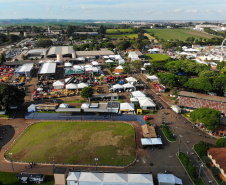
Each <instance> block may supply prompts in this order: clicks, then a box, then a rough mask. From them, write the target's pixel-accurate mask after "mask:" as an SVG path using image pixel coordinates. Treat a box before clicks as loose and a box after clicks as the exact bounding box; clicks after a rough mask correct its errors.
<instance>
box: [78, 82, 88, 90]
mask: <svg viewBox="0 0 226 185" xmlns="http://www.w3.org/2000/svg"><path fill="white" fill-rule="evenodd" d="M84 87H89V85H88V84H86V83H79V84H78V89H83V88H84Z"/></svg>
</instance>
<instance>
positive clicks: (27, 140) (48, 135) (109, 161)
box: [6, 122, 136, 166]
mask: <svg viewBox="0 0 226 185" xmlns="http://www.w3.org/2000/svg"><path fill="white" fill-rule="evenodd" d="M135 150H136V148H135V133H134V128H133V127H132V126H131V125H129V124H125V123H112V122H108V123H106V122H40V123H36V124H33V125H31V126H30V127H29V128H27V130H26V131H25V132H24V134H23V135H22V136H21V137H20V138H19V139H18V141H17V142H16V143H15V144H14V145H13V146H12V147H11V148H10V149H9V151H7V152H6V153H13V160H14V161H23V162H42V163H45V162H47V163H51V162H52V160H53V157H54V161H55V163H57V164H80V165H84V164H95V161H94V158H98V159H99V161H98V164H100V165H121V166H123V165H128V164H130V163H132V162H133V161H134V160H135V158H136V153H135ZM62 151H63V152H62ZM6 157H8V156H7V155H6Z"/></svg>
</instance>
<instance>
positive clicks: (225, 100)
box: [178, 91, 226, 102]
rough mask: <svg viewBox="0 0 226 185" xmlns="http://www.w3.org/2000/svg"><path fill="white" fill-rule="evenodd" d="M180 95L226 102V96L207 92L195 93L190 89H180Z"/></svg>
mask: <svg viewBox="0 0 226 185" xmlns="http://www.w3.org/2000/svg"><path fill="white" fill-rule="evenodd" d="M178 95H179V96H186V97H192V98H197V99H204V100H210V101H219V102H226V98H225V97H221V96H210V95H207V94H201V93H193V92H188V91H180V92H179V93H178Z"/></svg>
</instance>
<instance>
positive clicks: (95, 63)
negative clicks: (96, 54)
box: [91, 61, 100, 66]
mask: <svg viewBox="0 0 226 185" xmlns="http://www.w3.org/2000/svg"><path fill="white" fill-rule="evenodd" d="M91 64H92V65H93V66H99V65H100V64H99V62H97V61H92V62H91Z"/></svg>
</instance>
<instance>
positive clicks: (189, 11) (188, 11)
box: [186, 9, 198, 13]
mask: <svg viewBox="0 0 226 185" xmlns="http://www.w3.org/2000/svg"><path fill="white" fill-rule="evenodd" d="M197 12H198V11H197V10H195V9H192V10H187V11H186V13H197Z"/></svg>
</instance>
